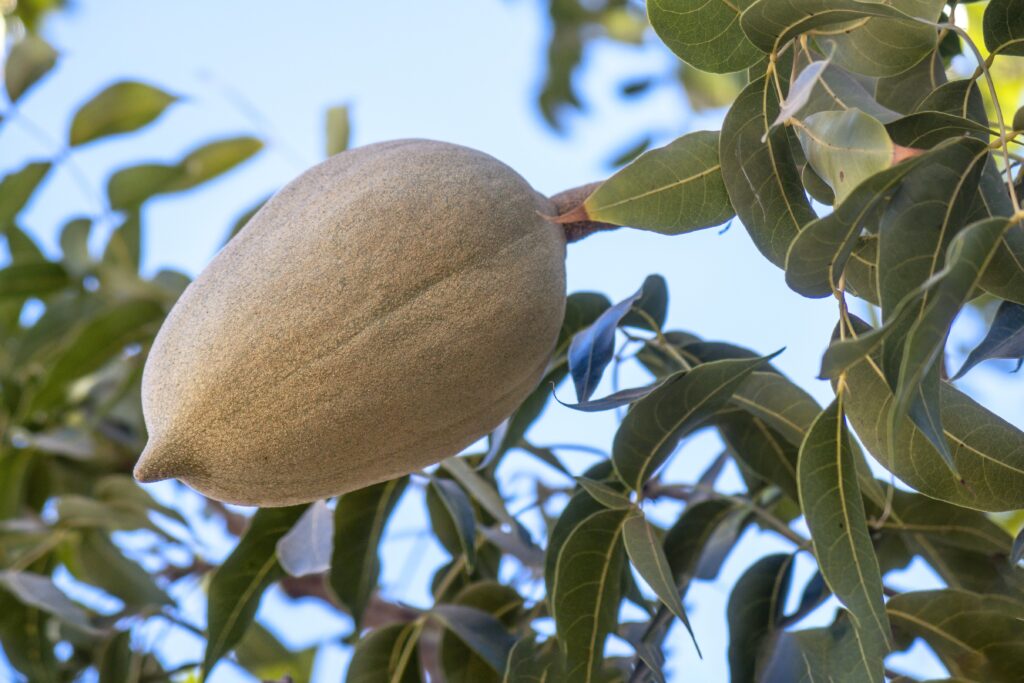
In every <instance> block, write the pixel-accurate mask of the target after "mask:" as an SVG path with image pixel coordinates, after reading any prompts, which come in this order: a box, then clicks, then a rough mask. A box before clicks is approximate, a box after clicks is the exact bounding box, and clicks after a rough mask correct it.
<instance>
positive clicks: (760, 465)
mask: <svg viewBox="0 0 1024 683" xmlns="http://www.w3.org/2000/svg"><path fill="white" fill-rule="evenodd" d="M715 426H716V427H718V432H719V435H720V436H721V437H722V440H723V441H724V442H725V444H726V446H727V447H728V449H729V452H730V453H731V454H732V456H733V457H734V458H736V459H737V460H738V461H739V462H740V463H742V464H743V465H745V466H746V467H747V469H749V470H750V471H751V472H753V473H754V474H756V475H757V476H758V477H760V478H761V479H763V480H764V481H766V482H768V483H771V484H775V485H776V486H778V487H779V488H780V489H781V490H782V491H783V493H785V494H786V495H787V496H789V497H790V498H792V499H793V500H799V499H800V496H799V493H798V492H797V484H796V463H797V453H798V450H797V446H794V445H793V444H791V443H790V442H789V441H788V440H786V439H785V438H783V437H782V435H780V434H779V433H778V432H777V431H775V430H774V429H772V428H771V427H769V426H768V425H767V424H765V422H764V420H762V419H761V418H758V417H753V416H751V415H746V414H744V413H742V412H739V411H735V412H731V413H726V414H723V415H720V416H718V417H717V418H716V419H715Z"/></svg>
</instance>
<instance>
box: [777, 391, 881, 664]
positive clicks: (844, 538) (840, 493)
mask: <svg viewBox="0 0 1024 683" xmlns="http://www.w3.org/2000/svg"><path fill="white" fill-rule="evenodd" d="M797 480H798V482H799V485H800V505H801V508H802V509H803V512H804V518H805V519H806V521H807V527H808V529H810V532H811V540H812V541H813V543H814V554H815V556H816V557H817V559H818V566H819V567H820V569H821V573H822V576H824V577H825V582H826V583H827V584H828V587H829V588H830V589H831V590H832V593H833V594H834V595H835V596H836V597H837V598H839V600H840V601H841V602H842V603H843V604H844V605H845V606H846V607H847V608H848V609H849V610H850V614H851V617H852V618H853V621H854V625H855V629H854V636H855V638H856V639H857V640H858V642H859V645H860V650H861V653H862V657H863V658H864V668H865V669H866V670H868V671H870V672H871V680H873V681H875V680H877V681H882V680H883V674H882V660H883V658H884V657H885V654H886V653H887V652H888V651H889V649H890V645H891V639H892V635H891V630H890V626H889V621H888V619H887V618H886V616H885V607H884V602H883V599H882V576H881V573H880V572H879V569H878V560H877V558H876V557H875V551H874V548H873V547H872V543H871V536H870V535H869V533H868V526H867V522H866V521H865V514H864V502H863V500H862V499H861V493H860V486H859V484H858V483H857V469H856V465H855V464H854V456H853V450H852V449H851V447H850V441H849V434H848V432H847V428H846V420H845V417H844V415H843V401H842V397H840V398H839V399H837V400H836V401H834V402H833V403H832V405H830V406H829V407H828V408H826V409H825V410H824V411H822V413H821V415H820V416H819V417H818V419H817V420H815V422H814V424H813V425H812V426H811V429H810V430H809V431H808V432H807V437H806V439H805V440H804V444H803V446H801V448H800V460H799V463H798V467H797Z"/></svg>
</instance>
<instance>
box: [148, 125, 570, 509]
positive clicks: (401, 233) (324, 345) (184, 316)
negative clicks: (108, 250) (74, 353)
mask: <svg viewBox="0 0 1024 683" xmlns="http://www.w3.org/2000/svg"><path fill="white" fill-rule="evenodd" d="M554 214H555V209H554V207H553V206H552V205H551V203H550V202H549V201H548V200H547V199H546V198H544V197H543V196H542V195H540V194H538V193H537V192H535V191H534V190H533V189H532V188H531V187H530V186H529V185H528V184H527V183H526V181H525V180H523V179H522V178H521V177H520V176H519V175H518V174H517V173H516V172H515V171H513V170H512V169H510V168H509V167H507V166H505V165H504V164H502V163H501V162H499V161H497V160H496V159H494V158H492V157H490V156H488V155H486V154H483V153H481V152H477V151H474V150H471V149H467V148H465V147H459V146H457V145H451V144H447V143H441V142H432V141H427V140H398V141H394V142H386V143H381V144H376V145H370V146H367V147H363V148H360V149H355V150H352V151H349V152H343V153H342V154H339V155H337V156H335V157H332V158H331V159H329V160H327V161H325V162H324V163H322V164H320V165H318V166H316V167H314V168H312V169H310V170H309V171H307V172H306V173H304V174H302V175H301V176H299V177H298V178H297V179H296V180H294V181H292V182H291V183H289V184H288V185H287V186H286V187H285V188H284V189H282V190H281V191H280V192H279V193H278V194H277V195H275V196H274V197H273V198H272V199H271V200H270V201H269V202H268V203H267V204H266V206H264V207H263V209H261V210H260V211H259V213H257V214H256V216H255V217H254V218H253V219H252V220H251V221H250V222H249V224H248V225H246V227H245V228H244V229H243V230H242V231H241V232H240V233H239V234H238V235H237V236H236V237H235V238H234V239H233V240H231V242H230V243H228V245H227V246H226V247H225V248H224V249H223V250H222V251H221V252H220V253H219V254H218V255H217V256H216V258H214V259H213V261H212V262H211V263H210V265H209V266H208V267H207V268H206V269H205V270H204V271H203V272H202V273H201V274H200V275H199V277H198V278H197V279H196V281H195V282H194V283H192V285H191V286H190V287H189V288H188V289H187V290H186V291H185V293H184V294H183V295H182V297H181V299H180V300H179V301H178V303H177V304H176V305H175V307H174V309H173V310H172V311H171V313H170V315H169V316H168V318H167V321H166V322H165V323H164V325H163V327H162V328H161V329H160V332H159V334H158V335H157V338H156V341H155V342H154V343H153V348H152V350H151V352H150V355H149V359H148V361H147V362H146V368H145V374H144V375H143V381H142V401H143V411H144V413H145V418H146V427H147V428H148V430H149V442H148V444H147V445H146V449H145V451H144V452H143V453H142V456H141V458H140V459H139V462H138V464H137V465H136V468H135V476H136V478H137V479H138V480H139V481H143V482H151V481H157V480H160V479H167V478H172V477H173V478H178V479H181V480H182V481H184V482H185V483H187V484H188V485H189V486H191V487H193V488H194V489H196V490H198V491H200V492H201V493H204V494H206V495H208V496H210V497H212V498H216V499H218V500H222V501H227V502H232V503H239V504H245V505H260V506H277V505H292V504H297V503H303V502H308V501H312V500H317V499H319V498H325V497H328V496H332V495H335V494H339V493H344V492H347V491H352V490H354V489H359V488H362V487H364V486H368V485H370V484H374V483H377V482H380V481H384V480H387V479H391V478H394V477H397V476H400V475H403V474H407V473H409V472H412V471H415V470H418V469H420V468H422V467H424V466H426V465H430V464H432V463H435V462H438V461H439V460H442V459H443V458H445V457H448V456H451V455H454V454H456V453H458V452H459V451H460V450H462V449H463V448H465V447H466V446H468V445H469V444H471V443H473V442H474V441H476V440H477V439H479V438H480V437H481V436H483V435H485V434H487V433H488V432H489V431H491V430H492V429H494V428H495V427H496V426H497V425H498V424H499V423H500V422H501V421H502V420H503V419H504V418H505V417H507V416H508V415H509V414H510V413H511V412H512V411H513V410H514V409H515V408H516V407H517V406H518V405H519V403H520V402H521V401H522V400H523V399H524V398H525V397H526V396H527V395H528V394H529V393H530V391H532V390H533V389H534V388H535V387H536V386H537V384H538V382H539V380H540V378H541V375H542V373H543V372H544V369H545V366H546V364H547V362H548V360H549V356H550V353H551V351H552V348H553V346H554V343H555V340H556V337H557V335H558V330H559V327H560V325H561V321H562V316H563V313H564V307H565V263H564V259H565V235H564V232H563V230H562V228H561V227H559V226H558V225H555V224H554V223H551V222H549V221H547V220H546V219H545V218H544V216H551V215H554Z"/></svg>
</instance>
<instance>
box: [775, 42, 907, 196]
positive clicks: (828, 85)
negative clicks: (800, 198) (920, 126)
mask: <svg viewBox="0 0 1024 683" xmlns="http://www.w3.org/2000/svg"><path fill="white" fill-rule="evenodd" d="M814 64H819V65H821V64H824V65H825V66H823V67H821V68H822V70H821V72H820V74H818V76H817V78H816V79H815V80H814V82H813V83H812V84H811V85H812V87H811V89H810V91H809V92H808V93H807V100H806V101H805V102H804V104H803V105H801V106H800V107H799V108H797V109H796V110H795V111H794V112H793V113H792V114H791V116H796V115H799V116H809V115H810V114H816V113H818V112H821V111H846V110H849V109H859V110H860V111H862V112H864V113H865V114H867V115H868V116H872V117H874V118H876V119H878V120H879V121H881V122H882V123H890V122H892V121H895V120H896V119H898V118H900V114H899V113H898V112H895V111H893V110H892V109H889V108H888V107H885V106H882V105H881V104H879V103H878V101H877V100H875V96H874V95H873V94H872V93H871V92H869V91H868V89H867V87H865V83H864V82H862V80H860V79H858V78H857V76H854V75H853V74H851V73H850V72H849V71H847V70H846V69H844V68H843V67H841V66H838V65H836V64H831V63H827V62H826V61H824V60H819V61H817V62H812V63H811V64H809V65H808V66H806V67H804V70H803V71H802V72H801V76H803V74H804V73H806V72H807V70H808V69H810V68H811V66H812V65H814ZM811 75H812V76H813V75H814V72H813V71H812V72H811ZM799 81H800V78H799V77H798V78H797V80H796V81H794V85H793V86H791V87H790V91H789V93H790V94H789V97H788V98H787V102H788V100H789V98H792V97H793V91H794V89H795V88H796V87H797V84H798V83H799ZM787 118H788V117H787ZM830 203H831V202H830Z"/></svg>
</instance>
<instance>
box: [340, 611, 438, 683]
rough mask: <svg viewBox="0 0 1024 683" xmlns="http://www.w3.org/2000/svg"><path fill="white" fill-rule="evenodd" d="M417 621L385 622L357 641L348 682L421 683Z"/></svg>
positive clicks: (349, 666)
mask: <svg viewBox="0 0 1024 683" xmlns="http://www.w3.org/2000/svg"><path fill="white" fill-rule="evenodd" d="M419 634H420V627H419V626H417V625H416V624H391V625H390V626H384V627H383V628H379V629H377V630H375V631H372V632H371V633H370V634H369V635H367V636H365V637H364V638H362V639H360V641H359V642H358V643H356V647H355V651H354V652H353V653H352V661H351V662H350V663H349V665H348V673H346V674H345V683H381V682H382V681H387V682H388V683H421V682H422V681H423V677H422V676H421V675H420V670H419V647H418V640H419Z"/></svg>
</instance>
